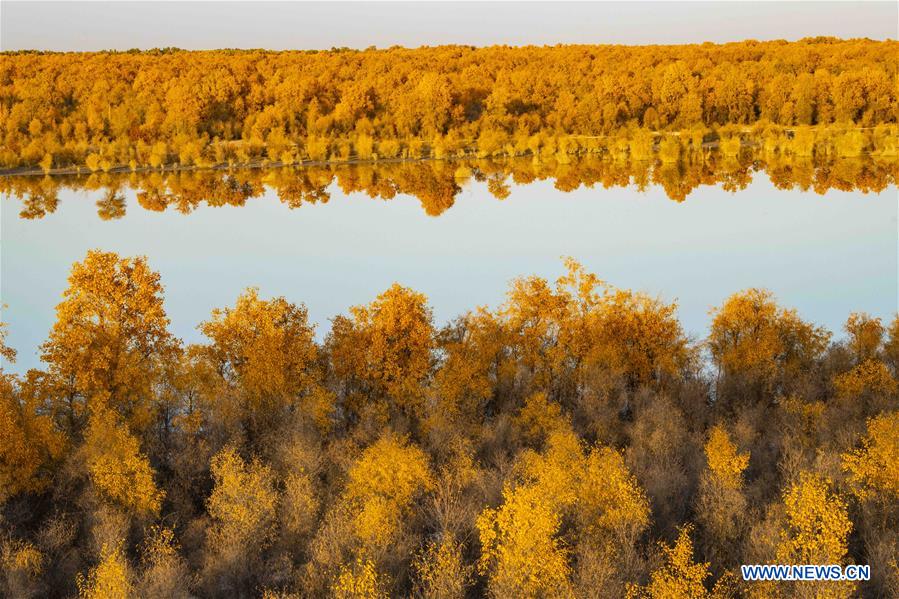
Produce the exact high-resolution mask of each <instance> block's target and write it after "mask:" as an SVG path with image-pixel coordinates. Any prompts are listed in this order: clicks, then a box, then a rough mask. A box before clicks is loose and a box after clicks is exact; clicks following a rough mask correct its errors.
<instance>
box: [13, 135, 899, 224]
mask: <svg viewBox="0 0 899 599" xmlns="http://www.w3.org/2000/svg"><path fill="white" fill-rule="evenodd" d="M897 171H899V161H897V160H896V158H895V157H892V156H881V157H875V156H870V155H866V156H861V157H852V158H838V157H835V156H826V155H825V156H815V157H812V156H802V155H797V154H788V153H779V152H772V151H770V148H766V147H765V145H764V144H759V145H758V146H757V147H754V148H745V147H744V148H743V149H742V150H740V151H738V152H736V153H725V152H719V151H711V152H709V151H704V152H683V153H681V154H680V155H679V157H678V158H677V159H676V160H662V159H656V160H641V161H635V160H628V159H626V158H625V159H622V158H621V157H620V156H619V157H618V158H617V159H610V158H609V157H608V155H593V154H587V155H575V156H567V157H566V158H565V160H562V161H560V160H558V159H556V157H553V156H550V157H540V158H534V157H531V156H527V157H518V158H506V159H483V160H475V159H472V160H453V161H439V160H438V161H416V162H394V163H378V164H344V165H330V166H320V167H307V168H279V169H245V170H232V171H224V170H207V171H175V172H151V173H129V174H93V175H90V176H88V177H84V176H63V177H52V178H51V177H44V178H35V177H6V178H2V179H0V192H3V193H4V194H7V195H9V196H12V197H15V198H18V199H20V200H21V201H22V210H21V211H20V213H19V215H20V216H21V217H22V218H27V219H35V218H42V217H43V216H45V215H46V214H49V213H53V212H54V211H55V210H56V208H57V207H58V204H59V199H58V192H59V190H60V189H61V188H71V189H76V190H87V191H93V190H96V191H99V192H101V193H102V196H101V198H100V199H99V200H97V211H98V215H99V216H100V218H102V219H104V220H109V219H116V218H121V217H122V216H124V215H125V198H124V194H123V193H122V191H121V190H122V189H123V188H124V187H126V186H128V187H131V188H132V189H135V190H136V191H137V200H138V203H139V204H140V205H141V206H142V207H143V208H145V209H147V210H153V211H164V210H169V209H172V210H177V211H178V212H180V213H182V214H188V213H190V212H192V211H193V210H195V209H196V208H197V207H198V206H200V205H202V204H205V205H207V206H226V205H227V206H243V205H244V204H245V203H246V202H247V200H249V199H252V198H258V197H261V196H263V195H264V193H265V190H266V189H272V190H274V191H275V193H276V194H277V196H278V199H279V200H280V201H281V202H283V203H284V204H286V205H287V206H289V207H290V208H292V209H293V208H299V207H300V206H302V205H304V204H319V203H322V204H323V203H326V202H328V201H329V200H330V197H331V196H330V191H329V188H330V186H331V185H332V184H335V183H336V185H337V186H338V187H339V188H340V189H341V191H343V192H344V193H346V194H352V193H364V194H366V195H368V196H369V197H371V198H373V199H382V200H391V199H393V198H395V197H396V196H397V195H410V196H413V197H415V198H417V199H418V200H419V201H420V202H421V205H422V208H423V209H424V210H425V212H426V213H427V214H429V215H431V216H437V215H440V214H442V213H443V212H445V211H446V210H447V209H449V208H451V207H452V206H453V203H454V201H455V198H456V196H457V195H458V194H459V192H460V191H461V190H462V186H464V185H466V184H469V183H471V182H472V181H475V182H479V183H484V184H485V186H486V188H487V191H488V192H489V193H490V194H491V195H492V196H494V197H495V198H497V199H500V200H502V199H506V198H507V197H509V196H510V195H511V184H513V183H514V184H516V185H526V184H529V183H532V182H534V181H545V180H552V181H554V184H555V188H556V189H558V190H559V191H563V192H569V191H574V190H576V189H579V188H582V187H588V188H590V187H596V186H602V187H603V188H610V187H628V186H630V187H633V188H635V189H636V190H638V191H645V190H646V189H648V188H649V187H650V186H653V185H656V186H659V187H661V188H662V189H663V190H664V191H665V193H666V195H667V196H668V197H669V198H671V199H672V200H675V201H678V202H680V201H684V200H685V199H686V198H687V197H688V196H689V195H690V193H692V192H693V190H695V189H696V188H697V187H699V186H701V185H719V186H721V188H722V189H725V190H727V191H738V190H741V189H745V188H746V186H747V185H749V183H750V182H751V181H752V178H753V176H755V174H756V173H757V172H764V173H766V174H767V176H768V177H769V178H770V180H771V181H772V183H773V184H774V186H775V187H777V188H778V189H799V190H802V191H814V192H816V193H820V194H823V193H825V192H826V191H828V190H830V189H839V190H844V191H850V190H858V191H862V192H865V193H867V192H879V191H882V190H883V189H885V188H886V187H888V186H889V185H895V184H896V180H897Z"/></svg>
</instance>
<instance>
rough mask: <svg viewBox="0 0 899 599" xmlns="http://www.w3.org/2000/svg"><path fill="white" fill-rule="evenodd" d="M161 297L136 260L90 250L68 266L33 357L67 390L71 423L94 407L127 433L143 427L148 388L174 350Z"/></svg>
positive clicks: (148, 413)
mask: <svg viewBox="0 0 899 599" xmlns="http://www.w3.org/2000/svg"><path fill="white" fill-rule="evenodd" d="M162 292H163V289H162V284H161V283H160V280H159V274H158V273H156V272H154V271H152V270H151V269H150V267H149V266H148V264H147V261H146V259H144V258H119V256H118V255H116V254H115V253H113V252H101V251H98V250H91V251H89V252H88V253H87V256H85V258H84V260H83V261H82V262H76V263H75V264H74V265H73V266H72V272H71V274H70V275H69V287H68V288H67V289H66V290H65V292H64V293H63V301H62V302H61V303H60V304H59V305H58V306H57V307H56V322H55V323H54V324H53V328H52V330H51V332H50V337H49V339H48V340H47V341H46V342H45V343H44V344H43V345H42V346H41V349H42V355H41V358H42V359H43V360H44V361H45V362H46V363H47V364H48V365H49V369H50V373H51V374H53V375H54V376H56V377H57V378H58V379H59V380H60V381H63V383H64V384H65V385H66V386H67V387H68V389H67V391H66V394H67V396H68V397H69V398H71V400H70V401H68V402H66V406H65V409H67V410H68V409H69V408H68V405H71V406H74V408H73V409H72V410H71V411H72V412H73V413H71V414H70V417H71V418H72V420H73V421H79V420H80V419H82V418H83V417H84V416H85V415H86V412H85V411H84V409H85V405H86V404H93V403H98V404H101V405H104V406H108V407H109V408H111V409H114V410H116V411H117V412H118V413H119V414H121V415H122V416H123V417H124V418H125V419H126V421H127V422H128V424H129V426H131V427H132V428H133V429H135V430H142V429H145V428H146V427H147V426H149V423H150V421H151V417H152V412H153V405H152V401H153V396H154V386H155V384H156V383H157V382H158V381H159V380H160V377H161V376H162V374H163V373H164V369H165V365H166V363H167V362H168V360H170V359H171V358H172V357H173V356H174V355H175V353H176V351H177V349H178V345H177V342H176V340H175V339H174V338H173V337H172V336H171V334H170V333H169V331H168V324H169V320H168V318H167V317H166V313H165V310H164V308H163V298H162Z"/></svg>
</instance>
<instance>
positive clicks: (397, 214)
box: [0, 165, 897, 372]
mask: <svg viewBox="0 0 899 599" xmlns="http://www.w3.org/2000/svg"><path fill="white" fill-rule="evenodd" d="M403 168H404V169H406V170H405V171H404V172H405V173H406V179H404V181H406V183H405V184H404V185H401V184H396V178H395V177H394V180H393V181H394V184H393V187H392V188H390V189H389V190H388V191H387V192H385V193H383V194H380V196H381V197H375V198H372V197H370V196H371V195H375V196H378V195H379V194H373V193H372V192H371V185H374V186H375V187H377V185H381V186H382V187H384V186H385V185H387V183H388V182H389V181H390V179H389V178H385V179H384V180H383V181H381V182H380V183H379V182H378V181H374V182H372V181H371V180H366V181H367V183H368V184H369V187H368V188H366V186H365V185H362V184H359V185H356V184H351V183H348V180H349V179H347V177H348V176H349V175H346V174H345V176H344V179H343V180H342V181H341V180H340V178H339V177H338V178H334V179H331V178H329V177H325V178H319V179H318V180H317V181H318V183H317V184H316V185H317V186H316V185H312V187H311V189H312V191H309V190H307V191H306V192H304V193H306V195H303V193H299V192H298V193H299V195H298V197H299V198H300V200H299V201H298V202H296V201H289V198H287V199H285V197H286V196H285V193H284V185H285V184H284V181H283V177H284V176H285V175H284V174H283V173H282V174H281V175H278V177H281V179H278V180H277V181H276V182H273V181H274V180H273V179H272V175H271V174H270V173H257V174H255V175H254V176H255V177H256V179H255V180H254V182H252V183H248V185H250V187H248V188H242V187H240V185H239V184H235V183H234V182H233V181H232V182H231V183H225V184H224V187H222V185H223V184H222V183H216V185H217V186H218V187H216V189H218V190H219V191H218V192H212V191H209V189H207V188H201V189H200V190H199V191H198V190H196V189H194V190H193V191H192V192H190V193H192V194H193V195H190V196H189V197H187V196H188V195H189V194H188V192H187V191H185V189H186V188H185V186H184V185H181V186H180V187H177V189H180V190H181V192H179V193H181V195H179V194H178V193H175V192H173V191H172V186H171V184H170V183H169V184H166V185H165V186H164V189H165V190H166V193H162V192H160V191H159V189H158V188H152V187H150V186H148V184H147V183H146V182H145V181H143V182H141V181H135V180H134V179H133V178H131V179H127V178H126V179H124V180H116V181H110V180H106V181H105V182H104V181H103V180H97V181H94V182H93V183H84V182H82V183H81V184H77V185H75V184H73V185H67V184H62V185H59V186H57V185H52V186H51V187H53V189H52V193H49V194H46V195H47V197H45V198H43V199H41V200H40V201H39V202H38V203H41V202H43V203H42V204H41V206H43V208H40V209H39V210H37V213H35V212H34V210H33V208H34V203H35V201H36V200H35V197H36V196H37V195H40V194H39V193H38V192H35V191H34V190H35V189H37V188H38V187H39V185H40V184H41V183H40V180H39V179H38V180H36V181H32V182H31V183H29V184H28V185H29V186H30V188H31V189H32V192H29V193H22V191H21V189H19V191H18V192H14V191H10V188H9V187H8V188H7V192H6V193H5V194H4V197H3V199H2V204H0V209H2V231H0V234H2V237H0V239H2V257H0V274H2V279H0V295H2V302H3V303H5V304H7V308H6V310H5V311H4V313H3V320H4V321H6V322H8V323H9V336H8V339H7V342H8V344H9V345H10V346H12V347H14V348H15V349H17V350H18V351H19V359H18V361H17V363H16V364H14V365H11V366H10V365H8V364H7V365H5V367H6V368H7V369H9V370H13V371H20V372H21V371H24V370H26V369H28V368H31V367H38V366H40V361H39V357H38V353H37V348H38V346H39V344H40V343H41V342H42V341H43V340H44V339H45V338H46V335H47V332H48V330H49V328H50V326H51V324H52V322H53V320H54V316H55V315H54V306H55V305H56V304H57V303H58V302H59V300H60V294H61V293H62V291H63V290H64V289H65V287H66V277H67V273H68V271H69V268H70V266H71V264H72V262H74V261H76V260H80V259H81V258H82V257H83V256H84V254H85V253H86V252H87V250H88V249H91V248H100V249H103V250H112V251H115V252H118V253H120V254H122V255H145V256H147V257H148V259H149V262H150V264H151V266H152V267H153V268H154V269H156V270H158V271H159V272H160V273H161V275H162V280H163V283H164V285H165V289H166V296H165V300H166V309H167V311H168V314H169V316H170V318H171V321H172V324H171V328H172V330H173V332H174V333H175V334H176V335H177V336H179V337H181V338H182V339H184V340H185V341H187V342H194V341H199V340H201V337H200V335H199V333H198V332H197V331H196V328H195V327H196V325H197V324H198V323H199V322H200V321H202V320H204V319H206V318H208V316H209V313H210V311H211V310H212V309H213V308H215V307H221V306H225V305H231V304H233V302H234V300H235V298H236V297H237V295H238V294H239V293H240V292H241V291H242V290H243V289H244V288H246V287H247V286H257V287H259V288H260V291H261V294H262V295H263V296H266V297H268V296H274V295H283V296H285V297H287V298H288V299H289V300H291V301H294V302H304V303H305V304H306V305H307V307H308V309H309V315H310V318H311V319H312V320H313V321H314V322H316V323H318V334H319V336H320V337H322V336H324V334H326V333H327V330H328V329H329V327H330V323H329V318H331V317H333V316H334V315H336V314H338V313H341V312H344V311H346V309H347V308H348V307H349V306H351V305H354V304H360V303H367V302H369V301H371V300H372V299H373V298H374V297H375V296H376V295H377V294H378V293H379V292H381V291H383V290H384V289H386V288H387V287H388V286H389V285H390V284H391V283H393V282H394V281H398V282H400V283H402V284H404V285H407V286H411V287H413V288H415V289H416V290H419V291H422V292H424V293H425V294H427V296H428V297H429V299H430V302H431V305H432V306H433V309H434V315H435V320H436V322H437V324H443V323H445V322H446V321H447V320H449V319H451V318H453V317H455V316H458V315H459V314H461V313H463V312H464V311H466V310H468V309H470V308H473V307H475V306H477V305H482V304H487V305H490V306H496V305H498V304H499V303H501V302H502V300H503V296H504V293H505V290H506V288H507V285H508V282H509V280H510V279H512V278H513V277H515V276H519V275H527V274H538V275H541V276H545V277H547V278H549V279H551V280H554V279H555V278H556V277H558V276H559V275H560V274H561V272H562V265H561V261H560V257H562V256H573V257H575V258H577V259H578V260H579V261H581V262H582V263H583V264H584V265H585V266H586V267H587V268H588V269H589V270H591V271H593V272H596V273H597V274H599V275H600V277H601V278H603V279H605V280H606V281H608V282H610V283H612V284H614V285H616V286H619V287H627V288H632V289H639V290H643V291H647V292H649V293H651V294H654V295H660V296H661V297H663V298H665V299H668V300H673V299H676V300H677V301H678V304H679V307H680V308H679V316H680V318H681V321H682V323H683V325H684V327H685V329H686V330H687V331H688V332H690V333H692V334H694V335H695V336H702V335H704V334H705V331H706V329H707V325H708V315H707V313H708V310H709V308H710V307H711V306H714V305H718V304H720V303H721V301H722V300H723V299H724V298H725V297H727V296H728V295H729V294H731V293H733V292H735V291H738V290H741V289H745V288H747V287H766V288H768V289H771V290H772V291H773V292H774V293H775V294H776V295H777V297H778V299H779V300H780V302H781V303H782V304H784V305H787V306H792V307H796V308H797V309H798V310H799V312H800V315H801V316H802V317H804V318H806V319H809V320H812V321H814V322H816V323H818V324H821V325H824V326H826V327H828V328H829V329H830V330H832V331H835V332H839V329H840V327H841V326H842V323H843V322H844V321H845V319H846V316H847V315H848V314H849V313H850V312H852V311H867V312H869V313H871V314H873V315H876V316H881V317H884V318H890V317H891V316H892V314H893V313H894V312H895V311H896V306H897V193H896V187H895V183H894V181H893V179H892V178H888V179H887V180H886V182H883V181H881V182H880V183H878V184H876V185H873V186H871V185H868V186H867V187H865V186H863V185H860V184H850V185H842V187H843V188H844V189H847V190H841V189H836V188H834V186H832V185H830V186H828V185H816V184H815V182H814V181H815V180H814V177H813V179H812V180H810V181H811V183H810V185H811V187H812V188H806V189H802V186H801V185H800V186H796V185H785V184H784V182H783V181H782V180H778V179H777V178H776V177H774V179H775V181H777V185H775V183H773V182H772V178H771V177H770V176H767V175H766V174H756V175H755V176H748V177H743V178H741V179H739V181H738V182H737V184H734V183H733V180H732V178H731V179H730V180H728V179H725V180H723V181H709V180H708V179H706V180H705V182H704V183H703V184H699V183H696V184H695V185H693V184H691V187H690V189H689V193H688V195H689V197H688V198H687V199H686V201H672V193H671V185H670V181H669V185H667V186H666V185H665V181H664V180H662V179H660V178H659V176H658V174H657V173H656V174H653V175H649V176H647V177H646V178H645V180H643V181H642V182H638V184H635V183H634V182H633V180H634V179H633V176H631V178H630V179H629V181H630V182H628V178H627V177H625V181H624V183H623V184H609V183H608V182H606V183H603V182H602V181H601V180H597V181H593V183H595V184H593V185H592V186H586V185H584V184H582V183H583V182H577V181H575V182H574V184H567V183H564V181H563V183H562V184H560V178H559V177H556V178H549V177H548V178H544V179H542V180H541V179H540V178H539V177H538V178H535V179H534V180H532V181H530V182H529V183H521V184H519V183H515V181H514V180H513V176H512V175H510V176H508V177H506V176H505V175H501V176H500V175H497V174H496V173H494V174H490V172H489V169H488V172H486V174H484V173H479V172H475V173H474V174H471V173H470V172H465V168H463V170H462V172H461V173H460V172H459V169H458V168H457V166H453V165H448V166H446V167H445V168H446V169H449V170H447V171H446V172H445V173H443V174H444V176H443V178H442V179H441V178H440V177H437V178H436V179H435V178H434V177H433V176H432V175H433V168H434V167H429V166H417V167H416V166H415V165H406V166H404V167H403ZM416 168H420V169H431V171H429V172H430V173H431V174H427V175H426V174H416V171H415V169H416ZM441 168H443V167H441ZM409 169H411V170H409ZM375 170H376V169H375ZM750 171H751V169H750ZM422 172H423V171H422ZM441 172H443V171H441ZM680 172H681V175H682V176H683V173H684V172H686V171H685V170H683V169H681V171H680ZM831 174H832V173H831ZM357 175H358V173H357ZM357 175H353V177H356V178H358V176H357ZM513 175H514V173H513ZM227 176H228V175H226V174H218V175H216V177H217V179H216V180H217V181H221V180H223V178H227ZM288 176H289V177H294V178H295V179H296V178H297V176H298V175H297V174H296V173H293V174H291V175H288ZM303 176H308V173H307V174H305V175H303ZM364 176H365V177H369V178H370V177H371V175H364ZM669 177H670V173H669ZM889 177H891V175H890V176H889ZM307 178H308V177H307ZM350 179H352V177H350ZM518 179H519V180H522V177H518ZM819 179H820V177H819ZM352 180H355V179H352ZM410 180H411V181H413V182H415V181H417V182H418V183H417V187H416V186H415V185H412V186H411V187H410V184H409V182H408V181H410ZM524 180H530V178H529V177H525V178H524ZM266 181H268V183H266ZM278 181H280V184H279V183H278ZM435 181H436V183H435ZM441 181H442V182H441ZM245 182H246V181H244V183H245ZM357 183H358V181H357ZM363 183H365V181H363ZM588 183H589V182H588ZM44 185H45V186H46V185H47V183H46V182H44ZM304 185H305V184H304ZM606 185H608V187H606ZM300 187H302V186H300ZM307 187H308V186H307ZM388 187H389V186H388ZM560 188H563V189H570V191H561V190H560ZM813 188H818V189H819V191H821V193H819V192H817V191H814V189H813ZM860 188H864V189H865V190H866V191H867V193H863V191H861V189H860ZM148 189H151V191H149V192H148ZM153 189H155V191H152V190H153ZM204 189H206V191H204ZM222 189H226V190H230V191H228V193H226V194H225V199H224V200H222V197H223V196H222V195H221V193H220V192H221V191H222ZM235 189H236V191H235ZM354 189H361V191H352V190H354ZM733 189H737V191H731V190H733ZM241 190H242V191H241ZM346 190H349V191H346ZM404 190H405V191H404ZM422 190H424V191H422ZM176 191H177V190H176ZM428 193H433V195H434V197H435V198H436V199H435V200H433V201H431V200H428V201H425V199H423V195H427V194H428ZM153 194H155V195H153ZM412 194H415V195H412ZM416 196H417V197H416ZM384 197H389V198H390V199H389V200H385V199H383V198H384ZM429 197H430V196H429ZM48 198H49V199H48ZM499 198H502V199H499ZM39 199H40V198H39ZM675 199H679V200H680V199H683V198H682V197H678V198H675ZM29 202H32V204H29ZM160 202H162V204H161V205H160ZM428 202H430V203H428ZM435 202H436V204H435ZM48 206H49V208H50V209H47V207H48ZM297 206H299V208H297ZM434 206H437V208H438V209H434ZM29 211H30V212H29ZM98 211H99V213H100V216H102V217H103V218H101V217H99V216H98ZM23 214H24V216H25V217H23ZM26 217H27V218H26ZM104 219H105V220H104Z"/></svg>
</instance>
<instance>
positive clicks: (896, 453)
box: [842, 412, 899, 502]
mask: <svg viewBox="0 0 899 599" xmlns="http://www.w3.org/2000/svg"><path fill="white" fill-rule="evenodd" d="M842 460H843V470H845V471H846V472H848V474H849V480H850V484H851V486H852V491H853V493H855V494H856V495H858V496H859V497H860V498H862V499H864V498H869V497H872V496H874V497H880V498H882V499H883V501H885V502H889V501H896V499H897V498H899V412H891V413H887V414H881V415H879V416H876V417H874V418H871V419H869V420H868V430H867V433H866V434H865V436H864V438H863V439H862V446H861V447H860V448H859V449H856V450H854V451H851V452H848V453H844V454H843V456H842Z"/></svg>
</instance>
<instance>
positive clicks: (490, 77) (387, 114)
mask: <svg viewBox="0 0 899 599" xmlns="http://www.w3.org/2000/svg"><path fill="white" fill-rule="evenodd" d="M897 52H899V43H897V42H896V41H883V42H880V41H872V40H866V39H862V40H839V39H835V38H812V39H804V40H801V41H798V42H786V41H771V42H757V41H744V42H737V43H729V44H723V45H715V44H710V43H706V44H701V45H682V46H586V45H585V46H555V47H506V46H495V47H487V48H475V47H468V46H440V47H423V48H417V49H405V48H400V47H395V48H390V49H375V48H370V49H367V50H350V49H333V50H331V51H287V52H271V51H261V50H260V51H239V50H217V51H202V52H189V51H181V50H177V49H161V50H160V49H157V50H151V51H143V52H142V51H130V52H100V53H49V52H7V53H2V54H0V136H2V145H0V167H4V168H7V169H9V168H16V167H24V168H32V169H42V170H44V171H46V172H53V171H54V170H58V169H66V168H71V167H81V168H85V169H88V170H90V171H107V170H110V169H112V168H116V167H127V168H130V169H132V170H133V169H138V168H160V167H163V166H167V165H168V166H175V165H177V166H179V167H205V166H211V165H223V164H232V165H233V164H247V163H254V162H262V163H265V162H274V163H278V164H297V163H301V162H323V161H347V160H375V159H397V158H421V157H430V158H451V157H454V156H458V155H466V154H476V155H478V156H480V157H489V156H511V155H524V154H534V155H537V154H555V153H563V154H564V153H573V152H577V151H587V150H590V149H595V148H596V147H600V146H603V145H604V144H605V143H606V141H605V140H606V139H607V138H608V137H609V136H613V137H614V136H615V135H618V136H621V135H622V134H623V133H622V132H624V134H628V133H629V134H635V135H640V133H638V132H639V131H643V134H645V133H646V132H649V131H652V132H657V131H677V132H682V133H684V134H685V135H687V136H689V137H692V138H694V139H698V140H699V141H700V142H701V141H702V140H703V139H705V140H706V141H710V140H716V139H718V138H720V137H727V138H729V137H732V136H733V135H735V134H736V132H739V131H741V130H742V128H743V127H747V126H756V127H761V128H766V127H779V128H781V129H783V130H784V131H787V132H788V133H789V132H790V129H791V128H793V127H800V128H802V127H814V128H816V129H826V128H830V127H832V126H836V127H837V129H838V130H839V131H847V130H849V129H852V128H872V127H883V126H885V125H895V124H896V123H897V120H899V79H897V69H899V61H897V60H896V56H897ZM635 132H636V133H635ZM790 134H791V133H790ZM890 135H891V136H892V137H893V142H892V148H893V150H892V151H893V153H895V136H896V132H895V129H892V130H891V131H890ZM609 143H613V142H609Z"/></svg>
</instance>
